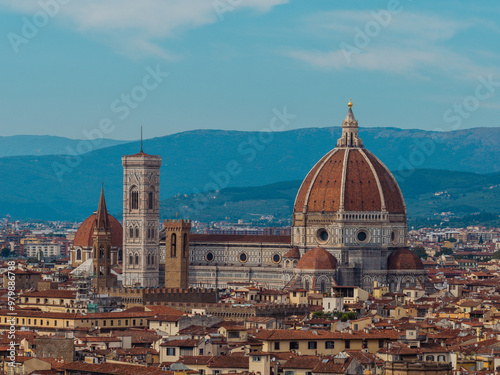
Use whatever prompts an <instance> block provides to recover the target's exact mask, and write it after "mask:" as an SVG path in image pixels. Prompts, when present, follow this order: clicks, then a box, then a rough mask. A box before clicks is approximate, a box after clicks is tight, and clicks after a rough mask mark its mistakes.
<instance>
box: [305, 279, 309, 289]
mask: <svg viewBox="0 0 500 375" xmlns="http://www.w3.org/2000/svg"><path fill="white" fill-rule="evenodd" d="M304 289H306V290H309V280H306V282H305V283H304Z"/></svg>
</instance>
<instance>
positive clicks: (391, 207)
mask: <svg viewBox="0 0 500 375" xmlns="http://www.w3.org/2000/svg"><path fill="white" fill-rule="evenodd" d="M365 153H366V156H367V157H368V159H369V160H370V162H371V163H372V165H373V168H374V169H375V172H376V173H377V176H378V178H379V181H380V186H381V187H382V192H383V194H384V200H385V207H386V210H387V211H388V212H391V213H401V214H405V213H406V208H405V204H404V200H403V195H402V193H401V190H400V189H399V186H398V185H397V182H396V181H395V180H394V177H393V176H392V175H391V173H390V172H389V171H388V170H387V168H386V167H385V165H383V164H382V162H381V161H380V160H378V158H377V157H375V155H373V154H372V153H371V152H369V151H368V150H365Z"/></svg>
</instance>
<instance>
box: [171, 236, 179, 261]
mask: <svg viewBox="0 0 500 375" xmlns="http://www.w3.org/2000/svg"><path fill="white" fill-rule="evenodd" d="M170 257H171V258H176V257H177V235H176V234H175V233H172V236H171V238H170Z"/></svg>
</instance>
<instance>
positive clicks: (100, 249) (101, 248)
mask: <svg viewBox="0 0 500 375" xmlns="http://www.w3.org/2000/svg"><path fill="white" fill-rule="evenodd" d="M99 259H104V247H103V246H102V245H101V246H100V247H99Z"/></svg>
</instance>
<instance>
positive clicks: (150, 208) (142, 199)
mask: <svg viewBox="0 0 500 375" xmlns="http://www.w3.org/2000/svg"><path fill="white" fill-rule="evenodd" d="M122 164H123V228H124V232H123V252H124V254H123V256H124V258H123V285H124V286H143V287H157V286H159V264H160V254H159V247H158V228H159V225H160V223H159V221H160V214H159V212H160V200H159V195H160V166H161V157H159V156H155V155H148V154H145V153H144V152H143V151H142V148H141V151H140V152H139V153H138V154H135V155H126V156H123V157H122Z"/></svg>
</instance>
